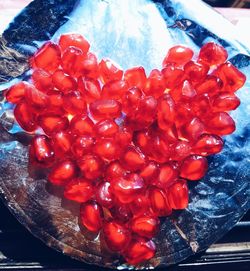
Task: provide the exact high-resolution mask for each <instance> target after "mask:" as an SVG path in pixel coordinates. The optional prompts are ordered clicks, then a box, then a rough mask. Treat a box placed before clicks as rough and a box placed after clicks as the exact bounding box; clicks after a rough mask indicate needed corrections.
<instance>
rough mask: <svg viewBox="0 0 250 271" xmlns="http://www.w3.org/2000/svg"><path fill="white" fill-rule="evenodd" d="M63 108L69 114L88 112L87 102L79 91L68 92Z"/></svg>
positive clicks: (64, 98)
mask: <svg viewBox="0 0 250 271" xmlns="http://www.w3.org/2000/svg"><path fill="white" fill-rule="evenodd" d="M63 108H64V109H65V111H67V112H68V113H69V114H72V115H75V114H83V113H85V112H86V109H87V107H86V102H85V99H84V97H83V96H82V94H81V93H80V92H79V91H73V92H70V93H67V94H65V95H64V97H63Z"/></svg>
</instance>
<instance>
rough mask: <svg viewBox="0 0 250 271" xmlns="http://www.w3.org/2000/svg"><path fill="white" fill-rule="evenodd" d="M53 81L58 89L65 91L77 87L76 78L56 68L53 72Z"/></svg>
mask: <svg viewBox="0 0 250 271" xmlns="http://www.w3.org/2000/svg"><path fill="white" fill-rule="evenodd" d="M52 82H53V84H54V86H55V87H56V88H57V89H58V90H60V91H62V92H64V93H67V92H70V91H73V90H76V89H77V83H76V81H75V79H74V78H73V77H71V76H69V75H67V74H66V73H64V72H63V71H62V70H56V71H55V72H54V73H53V75H52Z"/></svg>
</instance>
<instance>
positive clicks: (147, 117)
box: [135, 96, 157, 124]
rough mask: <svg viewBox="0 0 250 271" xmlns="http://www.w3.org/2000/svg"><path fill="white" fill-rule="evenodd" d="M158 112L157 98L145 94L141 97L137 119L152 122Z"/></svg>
mask: <svg viewBox="0 0 250 271" xmlns="http://www.w3.org/2000/svg"><path fill="white" fill-rule="evenodd" d="M156 113H157V100H156V99H155V98H154V97H153V96H145V97H143V98H141V99H140V101H139V104H138V110H137V112H136V114H135V119H136V120H139V121H140V122H145V123H148V124H151V123H152V122H153V121H154V120H155V118H156Z"/></svg>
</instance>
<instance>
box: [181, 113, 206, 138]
mask: <svg viewBox="0 0 250 271" xmlns="http://www.w3.org/2000/svg"><path fill="white" fill-rule="evenodd" d="M204 131H205V126H204V124H203V122H202V121H201V120H200V119H199V118H197V117H194V118H192V119H191V120H190V121H188V122H187V123H185V124H184V125H183V127H182V129H181V135H182V137H184V138H186V139H188V140H190V141H195V140H197V138H198V137H199V136H200V135H201V134H203V133H204Z"/></svg>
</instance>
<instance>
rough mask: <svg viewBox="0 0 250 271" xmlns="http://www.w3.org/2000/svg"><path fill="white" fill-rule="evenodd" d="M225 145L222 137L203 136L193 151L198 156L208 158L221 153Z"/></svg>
mask: <svg viewBox="0 0 250 271" xmlns="http://www.w3.org/2000/svg"><path fill="white" fill-rule="evenodd" d="M223 144H224V143H223V140H222V138H221V137H219V136H217V135H209V134H203V135H201V136H200V137H199V138H198V140H197V141H196V143H195V144H194V145H193V147H192V151H193V153H195V154H198V155H203V156H208V155H211V154H215V153H219V152H221V151H222V148H223Z"/></svg>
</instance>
